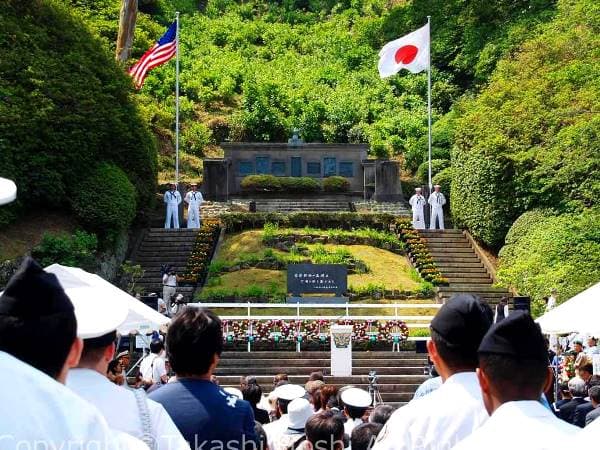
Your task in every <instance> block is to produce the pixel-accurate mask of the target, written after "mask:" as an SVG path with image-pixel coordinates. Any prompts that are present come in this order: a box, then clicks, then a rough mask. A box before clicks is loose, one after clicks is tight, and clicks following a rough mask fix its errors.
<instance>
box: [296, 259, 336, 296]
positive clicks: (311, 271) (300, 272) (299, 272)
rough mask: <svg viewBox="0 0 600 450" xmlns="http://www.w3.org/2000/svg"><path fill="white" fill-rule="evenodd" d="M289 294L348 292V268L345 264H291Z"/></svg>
mask: <svg viewBox="0 0 600 450" xmlns="http://www.w3.org/2000/svg"><path fill="white" fill-rule="evenodd" d="M287 286H288V289H287V290H288V292H290V293H292V295H295V296H299V295H301V294H335V295H337V296H342V295H344V294H345V293H346V291H347V290H348V268H347V267H346V266H345V265H343V264H289V265H288V267H287Z"/></svg>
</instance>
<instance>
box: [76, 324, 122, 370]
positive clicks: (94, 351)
mask: <svg viewBox="0 0 600 450" xmlns="http://www.w3.org/2000/svg"><path fill="white" fill-rule="evenodd" d="M116 337H117V336H116V332H114V331H113V332H110V333H107V334H105V335H103V336H100V337H97V338H94V339H84V341H83V351H82V352H81V359H80V360H79V364H78V365H77V367H81V368H86V369H92V370H95V371H96V372H98V373H106V372H107V370H108V367H109V365H110V364H111V363H112V362H113V361H115V362H116V363H118V364H119V365H120V366H121V367H123V366H122V365H121V363H120V362H119V360H118V359H116V358H115V340H116Z"/></svg>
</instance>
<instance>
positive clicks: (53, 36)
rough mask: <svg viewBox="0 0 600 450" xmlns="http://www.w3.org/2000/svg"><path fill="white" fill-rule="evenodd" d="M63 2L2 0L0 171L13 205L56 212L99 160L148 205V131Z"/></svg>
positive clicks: (115, 68)
mask: <svg viewBox="0 0 600 450" xmlns="http://www.w3.org/2000/svg"><path fill="white" fill-rule="evenodd" d="M65 3H69V5H66V4H65ZM70 3H73V2H65V1H59V0H44V1H30V0H28V1H22V0H7V1H3V2H2V6H1V7H0V10H1V13H0V29H2V33H1V35H0V46H1V47H2V49H3V51H2V57H0V176H6V177H9V178H12V179H14V180H16V181H17V183H18V185H19V186H18V187H19V199H18V201H17V203H19V204H21V205H26V206H27V208H35V207H37V206H42V207H44V208H48V207H50V208H52V207H56V208H64V206H65V205H68V203H69V199H70V197H71V196H72V195H73V193H74V192H76V191H77V190H78V189H79V188H78V185H79V183H80V182H81V180H83V179H85V178H86V177H87V176H88V175H89V174H90V171H91V170H93V169H94V167H95V165H96V164H98V163H99V162H102V161H106V162H110V163H111V164H114V165H116V166H118V167H120V168H121V169H122V170H123V171H124V172H125V173H126V174H127V177H128V178H129V180H130V181H131V183H132V184H133V186H134V187H135V189H136V197H137V200H138V201H137V204H138V205H139V206H140V207H141V208H148V209H150V208H151V207H152V206H153V201H154V193H155V192H156V189H155V184H156V143H155V140H154V137H153V135H152V133H151V131H150V129H149V127H148V126H147V124H146V123H145V121H144V120H143V119H142V117H141V114H140V111H139V109H138V107H137V104H136V102H135V101H134V98H133V97H132V92H133V89H132V85H131V79H130V77H129V76H127V74H126V73H125V71H124V70H123V67H122V66H120V65H118V64H117V63H116V62H115V60H114V54H113V52H112V51H110V50H109V49H108V47H105V43H104V41H102V40H101V39H99V38H97V37H96V36H95V35H94V34H92V31H90V28H88V27H87V25H86V24H84V22H83V20H81V18H80V16H79V15H77V13H74V10H73V8H72V6H71V5H70Z"/></svg>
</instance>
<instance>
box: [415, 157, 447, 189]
mask: <svg viewBox="0 0 600 450" xmlns="http://www.w3.org/2000/svg"><path fill="white" fill-rule="evenodd" d="M449 165H450V161H449V160H447V159H432V160H431V177H432V179H433V177H434V176H435V175H436V174H438V173H439V172H441V171H442V170H444V169H446V168H447V167H448V166H449ZM415 178H416V179H417V180H420V181H421V182H422V183H423V184H427V183H428V182H429V162H428V161H425V162H423V163H422V164H421V165H419V168H418V169H417V173H416V175H415Z"/></svg>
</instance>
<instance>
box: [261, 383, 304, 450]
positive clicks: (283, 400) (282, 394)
mask: <svg viewBox="0 0 600 450" xmlns="http://www.w3.org/2000/svg"><path fill="white" fill-rule="evenodd" d="M305 394H306V390H305V389H304V388H303V387H302V386H298V385H297V384H284V385H282V386H279V387H278V388H276V389H275V390H274V391H273V396H274V397H276V398H277V409H278V411H279V413H280V414H281V417H280V418H279V419H278V420H276V421H274V422H271V423H268V424H266V425H265V426H264V427H263V428H264V430H265V433H266V434H267V443H268V447H269V448H270V449H274V448H275V446H276V444H277V443H278V442H279V441H280V439H281V437H282V436H283V434H284V433H285V431H286V430H287V429H288V427H289V426H290V419H289V416H288V405H289V404H290V402H291V401H292V400H295V399H297V398H300V397H303V396H304V395H305Z"/></svg>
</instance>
